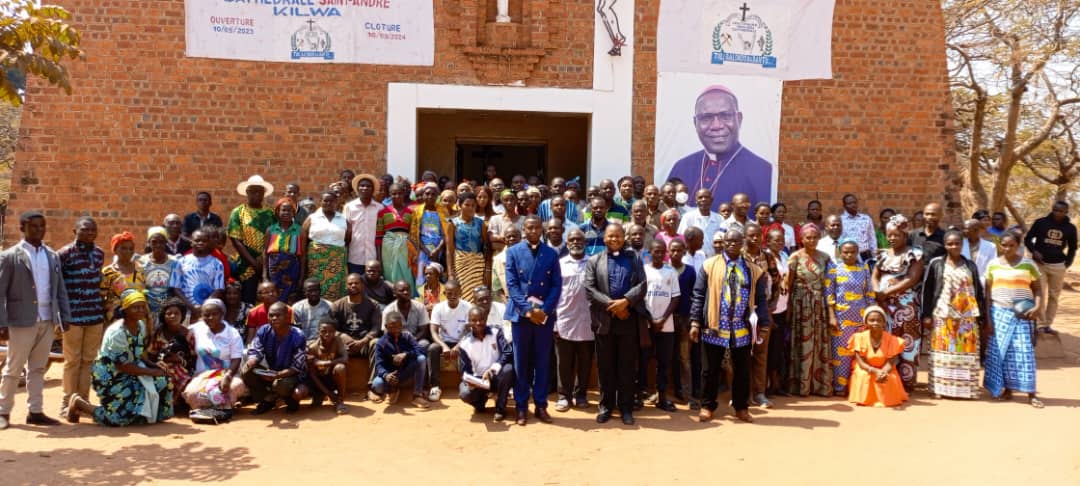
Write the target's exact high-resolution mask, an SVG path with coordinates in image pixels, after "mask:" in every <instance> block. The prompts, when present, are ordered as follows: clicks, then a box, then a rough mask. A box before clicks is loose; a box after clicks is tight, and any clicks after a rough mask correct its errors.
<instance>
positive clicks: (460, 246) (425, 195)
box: [0, 166, 1077, 429]
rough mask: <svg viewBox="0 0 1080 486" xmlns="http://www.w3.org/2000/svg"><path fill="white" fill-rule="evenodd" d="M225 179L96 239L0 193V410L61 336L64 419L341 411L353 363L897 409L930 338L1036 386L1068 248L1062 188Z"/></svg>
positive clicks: (532, 386) (520, 390)
mask: <svg viewBox="0 0 1080 486" xmlns="http://www.w3.org/2000/svg"><path fill="white" fill-rule="evenodd" d="M237 192H238V193H239V194H240V195H242V196H244V197H245V200H244V202H243V203H241V204H240V205H238V206H237V207H235V208H234V209H232V210H231V211H230V212H229V214H228V215H227V217H226V218H224V219H223V218H221V217H220V216H219V215H218V214H216V213H214V212H213V198H212V195H211V194H210V193H208V192H200V193H198V195H197V196H196V198H195V205H196V206H195V211H193V212H191V213H190V214H187V215H186V216H184V217H181V216H180V215H179V214H170V215H167V216H165V218H164V219H163V225H162V226H155V227H152V228H149V229H147V230H145V235H146V237H145V239H144V240H141V241H137V238H136V236H135V234H134V233H132V232H129V231H123V232H121V233H119V234H116V235H113V236H112V237H111V238H110V239H109V241H108V249H109V250H110V253H109V256H111V260H110V259H109V258H107V253H106V252H105V251H104V250H103V249H102V248H100V247H99V246H98V243H97V242H98V240H99V238H98V231H97V224H96V222H95V221H94V220H93V219H92V218H89V217H82V218H80V219H78V221H77V222H76V223H75V227H74V231H73V233H74V241H73V242H72V243H70V244H68V245H66V246H64V247H63V248H61V249H60V250H59V251H56V252H54V251H53V250H52V249H50V248H49V247H48V246H47V245H46V244H45V243H44V238H45V232H46V218H45V216H44V215H43V214H42V213H40V212H33V211H31V212H27V213H24V214H22V215H21V216H20V219H19V225H20V230H21V232H22V235H23V239H22V240H21V241H20V242H19V243H18V244H16V245H14V246H12V247H10V248H8V249H6V250H5V251H3V252H2V253H0V340H5V341H6V342H7V353H6V356H5V361H4V368H3V375H2V378H0V429H3V428H7V426H8V425H9V423H10V414H11V411H12V408H13V404H14V400H15V395H16V391H17V389H18V384H19V382H20V381H21V380H23V381H25V384H26V391H27V394H28V406H29V414H28V416H27V418H26V421H27V423H28V424H34V425H55V424H57V423H59V421H58V420H56V419H54V418H52V417H49V416H48V415H46V414H45V411H44V404H43V403H42V388H43V381H44V373H45V370H46V367H47V365H48V358H49V353H50V349H51V347H52V346H53V344H54V340H55V336H56V335H59V336H60V339H59V341H60V343H61V347H62V352H63V357H64V362H63V368H64V370H63V371H64V373H63V399H62V402H61V403H60V404H59V405H60V415H61V416H62V417H63V418H66V419H67V420H68V421H70V422H73V423H74V422H78V421H79V420H80V418H81V417H82V416H86V417H87V418H92V419H93V421H94V422H96V423H99V424H104V425H112V426H123V425H130V424H140V423H154V422H159V421H162V420H165V419H168V418H170V417H172V416H174V415H176V414H178V413H186V414H188V416H189V417H190V418H191V419H192V420H193V421H196V422H207V423H221V422H224V421H228V420H229V419H230V418H231V417H232V416H233V414H234V413H235V411H236V410H237V407H240V406H251V407H252V411H253V413H255V414H262V413H265V412H268V411H270V410H272V409H274V408H275V407H277V406H278V405H279V404H284V406H285V409H286V411H287V412H295V411H296V410H298V409H299V407H300V404H301V401H303V400H306V399H309V398H310V399H311V403H312V405H313V406H315V407H319V406H322V405H323V404H324V403H326V402H327V401H328V402H329V403H330V404H331V405H332V406H333V407H334V409H335V410H336V411H337V413H340V414H345V413H348V406H347V405H346V403H345V401H346V396H347V386H348V376H349V374H350V373H359V372H360V370H354V369H353V368H355V366H353V365H350V362H351V361H350V360H351V359H354V358H362V359H366V360H367V361H368V364H369V366H368V373H367V376H366V377H365V378H366V383H367V392H366V395H365V397H366V398H367V399H369V400H370V401H372V402H387V403H395V402H397V401H398V400H399V396H400V393H401V391H402V390H405V391H406V392H407V393H409V395H407V396H409V397H411V403H412V405H413V406H415V407H419V408H427V407H429V406H430V403H431V402H432V401H437V400H441V399H442V393H443V384H442V382H441V381H442V377H441V374H442V371H443V370H444V368H453V367H454V366H456V371H457V373H460V376H461V380H460V384H459V385H458V390H457V391H458V397H459V398H460V399H461V400H462V401H464V402H466V403H468V404H469V405H471V406H472V407H474V409H475V411H476V412H477V413H483V412H484V411H485V410H486V409H487V406H488V402H489V401H491V400H494V403H493V406H494V420H496V421H502V420H506V419H507V418H508V414H509V413H513V414H514V415H513V417H512V419H513V420H514V421H515V422H516V423H517V424H519V425H525V424H526V423H527V422H528V421H529V419H530V413H529V412H530V410H529V408H530V400H531V401H532V414H531V415H532V416H533V417H535V418H536V419H537V420H540V421H542V422H550V421H552V417H551V415H550V414H549V412H548V397H549V395H550V394H552V393H554V394H555V396H556V397H557V399H556V403H555V405H554V407H553V408H554V410H555V411H557V412H565V411H567V410H569V409H570V408H571V407H576V408H582V409H585V408H588V407H590V406H591V405H590V403H589V400H588V395H587V393H586V390H587V389H588V387H589V380H590V375H591V370H592V368H593V363H594V361H595V363H596V367H597V370H598V377H599V388H600V401H599V403H598V409H597V415H596V420H597V422H599V423H605V422H607V421H608V420H610V419H611V418H612V417H613V416H614V415H615V414H618V416H619V418H620V419H621V421H622V422H623V423H626V424H633V423H634V417H633V413H634V411H636V410H640V409H641V408H642V407H644V406H655V407H656V408H658V409H661V410H663V411H666V412H676V411H677V410H678V409H679V406H680V405H682V406H685V407H686V408H688V409H690V410H696V414H695V416H696V419H697V420H699V421H702V422H704V421H709V420H711V419H712V418H713V414H714V413H715V412H716V411H717V410H718V409H719V408H720V404H719V403H718V396H719V394H720V393H721V392H722V391H725V390H730V392H731V406H732V409H733V413H734V416H735V417H736V418H737V419H738V420H741V421H745V422H752V421H753V416H752V415H751V413H750V410H751V407H752V406H757V407H765V408H768V407H772V406H773V402H772V398H773V397H776V396H791V395H798V396H809V395H817V396H836V397H846V399H847V400H849V401H850V402H852V403H856V404H859V405H867V406H874V407H891V406H897V405H900V404H902V403H904V402H905V401H906V400H907V398H908V394H909V393H910V392H911V391H912V390H913V388H914V387H915V384H916V377H917V376H918V373H917V372H918V369H919V366H920V363H919V361H920V356H921V355H922V354H925V353H924V352H923V347H924V346H923V340H924V339H926V340H928V343H927V344H928V346H926V348H928V350H929V353H928V356H929V363H928V364H927V366H926V367H927V369H928V370H929V380H928V383H927V386H928V391H929V393H930V394H931V395H932V396H934V397H936V398H940V397H953V398H965V399H974V398H978V397H979V396H980V391H981V390H982V389H986V390H987V391H988V392H989V394H990V395H991V396H992V397H994V398H996V399H1002V400H1007V399H1009V398H1011V394H1012V393H1014V392H1015V393H1024V394H1027V400H1028V403H1030V404H1031V405H1032V406H1034V407H1037V408H1041V407H1042V406H1043V405H1042V402H1041V401H1040V400H1039V398H1038V397H1037V395H1036V386H1035V375H1036V367H1035V356H1034V351H1033V343H1034V333H1035V332H1040V331H1041V332H1051V333H1052V332H1054V331H1053V329H1052V328H1051V325H1052V323H1053V320H1054V317H1055V314H1056V311H1057V303H1058V296H1059V294H1060V292H1061V288H1062V284H1063V276H1064V273H1065V269H1066V268H1068V267H1069V266H1070V265H1072V263H1073V259H1074V258H1075V256H1076V249H1077V235H1076V227H1075V226H1074V225H1073V224H1072V223H1070V222H1069V218H1068V205H1067V204H1066V203H1064V202H1057V203H1055V204H1054V205H1053V209H1052V212H1051V213H1050V214H1049V215H1048V216H1046V217H1044V218H1041V219H1039V220H1038V221H1036V222H1035V223H1034V224H1033V225H1032V226H1031V228H1030V230H1028V231H1027V232H1026V233H1025V232H1024V231H1023V230H1022V229H1019V228H1015V227H1013V228H1009V227H1008V226H1007V223H1006V216H1005V215H1004V214H1003V213H994V214H990V213H989V212H987V211H985V210H979V211H977V212H975V214H974V215H973V217H972V218H971V219H969V220H966V221H964V222H963V224H962V225H959V226H953V227H948V228H945V227H943V225H942V218H943V216H944V214H943V211H942V207H941V205H940V204H937V203H931V204H928V205H926V207H925V208H924V209H923V210H922V211H919V212H917V213H915V214H913V215H912V218H910V219H909V218H907V217H906V216H904V215H902V214H899V213H898V212H897V211H894V210H892V209H883V210H882V211H881V212H880V213H879V218H878V220H877V221H876V222H875V221H874V219H873V218H871V217H870V216H869V215H867V214H865V213H862V212H860V208H859V201H858V198H857V197H856V196H855V195H851V194H848V195H845V196H844V197H843V198H842V200H841V201H839V202H840V203H841V205H842V211H841V212H840V213H839V214H831V215H826V214H825V213H824V212H823V205H822V203H821V202H820V201H810V202H809V203H808V204H807V205H806V218H805V220H804V221H802V222H799V223H798V224H793V223H795V221H793V220H792V219H789V215H790V214H791V213H790V212H789V209H788V207H787V206H786V205H785V204H784V203H781V202H776V203H769V202H758V203H757V204H756V205H752V203H754V201H751V200H750V198H749V197H748V196H747V195H746V194H741V193H739V194H735V195H734V196H733V197H732V198H731V200H730V201H714V200H713V194H712V193H711V192H710V191H708V190H699V191H697V193H696V194H688V193H687V189H686V185H685V184H683V183H682V181H679V180H671V181H667V182H665V183H663V184H661V185H650V184H647V183H646V180H645V178H643V177H640V176H634V177H630V176H627V177H623V178H621V179H619V180H618V181H617V182H616V181H612V180H609V179H605V180H602V181H600V182H599V184H597V185H596V186H588V187H583V186H581V185H580V184H579V183H578V181H577V180H570V181H567V180H565V179H563V178H560V177H556V178H554V179H552V180H551V181H550V184H544V183H543V181H541V180H539V179H538V178H535V177H528V178H527V177H525V176H523V175H514V176H513V177H512V178H511V179H510V185H509V186H506V184H505V183H504V181H503V180H502V179H501V178H500V177H499V176H498V174H497V169H496V168H495V167H494V166H489V167H487V169H486V170H485V173H484V180H483V181H461V182H460V183H456V182H454V181H451V180H449V179H448V178H446V177H441V178H440V177H438V176H437V175H436V174H434V173H432V172H425V173H424V174H423V175H422V176H421V178H420V181H419V182H417V183H415V184H414V183H412V182H411V181H409V180H406V179H405V178H402V177H397V178H395V177H393V176H390V175H386V176H383V177H375V176H372V175H368V174H361V175H355V174H354V173H353V172H352V171H349V170H345V171H342V172H341V178H340V180H336V181H334V182H333V183H332V184H330V185H329V186H328V187H327V188H326V189H325V190H324V191H322V192H321V193H320V194H319V195H318V197H316V198H304V197H302V192H301V190H300V187H299V186H298V185H297V184H287V185H286V186H285V190H284V195H283V196H282V197H280V198H275V197H273V195H274V186H273V185H272V184H271V183H270V182H268V181H266V180H264V179H263V178H262V177H260V176H257V175H256V176H252V177H250V178H249V179H248V180H246V181H243V182H241V183H240V184H239V185H238V186H237ZM132 230H135V228H132ZM139 232H140V233H142V230H139ZM706 241H708V243H709V244H705V243H706ZM139 244H142V246H141V247H140V246H139ZM1025 250H1026V251H1025ZM1036 322H1039V323H1041V325H1042V327H1040V328H1038V330H1036ZM353 362H355V361H353ZM980 375H984V376H983V377H982V379H980ZM91 389H93V391H94V394H95V395H96V397H97V402H98V403H97V404H94V403H92V401H91V397H90V391H91ZM511 395H512V398H513V403H514V406H515V408H514V410H508V408H507V407H508V406H509V403H510V398H511Z"/></svg>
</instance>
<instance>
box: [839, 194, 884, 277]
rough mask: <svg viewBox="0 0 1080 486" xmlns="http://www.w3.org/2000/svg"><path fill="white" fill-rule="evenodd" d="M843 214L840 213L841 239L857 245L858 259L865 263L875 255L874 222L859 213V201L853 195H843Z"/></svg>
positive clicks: (867, 215)
mask: <svg viewBox="0 0 1080 486" xmlns="http://www.w3.org/2000/svg"><path fill="white" fill-rule="evenodd" d="M843 203H844V212H843V213H840V223H841V224H842V225H843V228H844V231H843V238H851V239H853V240H855V243H857V244H858V245H859V257H860V258H862V260H863V261H864V262H865V261H867V260H870V259H872V258H874V255H876V254H877V234H876V233H874V220H873V219H871V218H870V215H869V214H865V213H860V212H859V199H858V198H856V197H855V195H854V194H845V195H844V199H843Z"/></svg>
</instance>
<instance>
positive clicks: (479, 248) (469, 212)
mask: <svg viewBox="0 0 1080 486" xmlns="http://www.w3.org/2000/svg"><path fill="white" fill-rule="evenodd" d="M459 199H460V200H459V201H458V204H459V205H460V208H461V215H460V216H457V217H455V218H452V219H451V220H450V228H449V231H447V232H446V257H447V259H448V261H447V263H448V265H447V267H448V276H449V278H456V279H458V282H460V283H461V298H463V299H465V300H466V301H467V302H473V298H472V297H473V290H475V289H476V288H477V287H479V286H481V285H488V286H490V285H491V272H490V268H491V253H490V252H489V251H487V249H488V244H487V243H488V242H487V238H488V234H487V233H488V232H487V224H486V223H485V222H484V220H482V219H480V218H477V217H476V194H474V193H472V192H466V193H462V194H461V196H459Z"/></svg>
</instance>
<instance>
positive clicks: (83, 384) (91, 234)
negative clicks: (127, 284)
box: [57, 217, 105, 415]
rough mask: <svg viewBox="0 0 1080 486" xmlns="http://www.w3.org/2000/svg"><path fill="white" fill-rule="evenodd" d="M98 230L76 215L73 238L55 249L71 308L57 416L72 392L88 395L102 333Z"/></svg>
mask: <svg viewBox="0 0 1080 486" xmlns="http://www.w3.org/2000/svg"><path fill="white" fill-rule="evenodd" d="M97 232H98V228H97V222H95V221H94V219H93V218H90V217H82V218H79V220H78V221H76V222H75V231H74V233H75V241H74V242H72V243H69V244H68V245H66V246H64V247H63V248H61V249H60V251H59V252H57V256H59V257H60V272H61V275H63V277H64V288H65V290H67V295H68V302H69V305H70V307H71V321H69V322H68V324H69V326H68V327H67V328H66V329H64V385H63V386H64V395H63V400H62V401H61V402H60V415H66V412H67V410H66V409H67V403H68V399H69V398H70V397H71V394H72V393H78V394H79V396H83V397H85V396H89V394H90V366H91V365H92V364H93V363H94V358H95V357H97V352H98V348H100V347H101V337H102V336H103V335H104V332H105V326H104V322H103V321H104V319H105V303H104V302H103V300H102V297H101V267H102V265H104V264H105V252H104V251H102V250H101V248H99V247H98V246H97V245H95V244H94V240H95V239H97Z"/></svg>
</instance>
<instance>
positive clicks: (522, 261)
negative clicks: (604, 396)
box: [503, 216, 562, 425]
mask: <svg viewBox="0 0 1080 486" xmlns="http://www.w3.org/2000/svg"><path fill="white" fill-rule="evenodd" d="M524 233H525V240H524V241H522V242H520V243H518V244H516V245H514V246H512V247H510V248H508V249H507V250H506V294H507V296H508V297H509V300H510V301H509V302H507V305H506V314H505V315H504V316H503V317H504V318H505V319H506V320H508V321H510V322H511V323H512V328H511V329H512V331H513V336H514V371H516V373H517V382H516V383H515V384H514V401H515V402H516V403H517V424H518V425H525V424H526V423H527V422H528V415H529V389H530V387H531V388H532V394H533V403H535V404H536V412H535V413H536V418H537V419H539V420H540V421H541V422H544V423H550V422H551V415H549V414H548V412H547V393H548V370H549V368H550V366H551V347H552V345H553V341H554V332H555V305H556V304H557V303H558V302H559V293H560V292H561V290H562V284H561V281H562V272H561V271H560V270H559V254H558V253H557V252H556V251H555V250H554V249H553V248H551V247H550V246H548V245H545V244H544V243H543V242H542V241H540V237H541V236H542V235H543V233H544V225H543V223H542V222H541V220H540V218H539V217H537V216H529V217H527V218H525V229H524Z"/></svg>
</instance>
